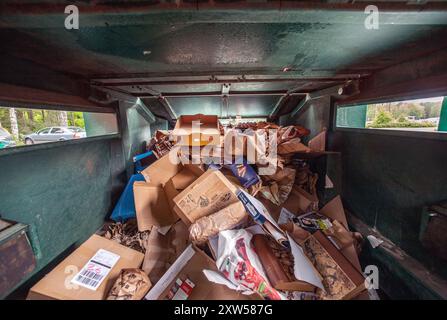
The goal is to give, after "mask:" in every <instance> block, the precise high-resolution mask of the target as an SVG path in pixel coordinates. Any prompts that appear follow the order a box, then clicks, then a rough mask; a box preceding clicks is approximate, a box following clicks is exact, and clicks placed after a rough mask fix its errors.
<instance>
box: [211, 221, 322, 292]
mask: <svg viewBox="0 0 447 320" xmlns="http://www.w3.org/2000/svg"><path fill="white" fill-rule="evenodd" d="M258 234H261V235H266V233H265V232H264V230H263V229H262V228H261V227H260V226H259V225H254V226H251V227H249V228H246V229H240V230H227V231H224V232H221V233H219V237H215V238H211V239H210V241H209V242H208V244H209V246H210V249H211V251H212V252H214V253H215V255H216V264H217V265H218V266H219V265H222V263H223V262H225V259H226V257H229V255H230V254H231V252H232V251H233V250H234V248H235V244H233V243H232V242H234V241H235V239H238V237H239V238H241V235H243V237H242V238H244V237H245V238H247V237H248V238H250V239H251V235H258ZM288 240H289V242H290V248H291V254H292V256H293V264H294V266H293V269H294V270H293V273H294V276H295V279H294V281H291V282H282V283H280V284H279V287H278V288H277V289H281V290H292V291H296V290H298V291H314V290H315V289H316V288H323V285H322V283H321V276H320V275H319V273H318V271H317V270H316V269H315V268H314V267H313V265H312V263H311V262H310V261H309V259H308V258H307V257H306V256H305V255H304V253H303V251H302V249H301V248H300V247H299V246H298V245H297V244H296V243H295V242H294V240H293V239H292V238H291V237H288ZM236 247H237V245H236ZM254 249H255V251H256V247H254ZM258 249H259V248H258ZM248 252H251V251H248ZM253 255H255V258H254V257H251V258H250V256H253ZM249 258H250V259H249V260H250V262H251V264H252V266H253V267H254V268H255V269H256V270H258V272H259V273H260V274H261V275H263V277H268V275H265V269H264V267H263V264H262V260H261V261H260V260H259V258H258V256H257V255H256V254H255V253H254V252H253V253H252V254H251V255H249ZM269 267H270V265H268V266H267V268H269ZM206 275H207V277H208V279H209V280H210V281H213V282H216V283H221V284H225V285H226V286H228V287H229V288H231V289H233V290H237V291H242V292H245V293H248V292H252V290H253V289H252V290H248V289H247V288H246V287H245V286H243V285H238V283H234V282H232V281H230V278H231V277H230V278H226V277H225V276H224V275H223V274H221V273H219V272H215V271H208V270H207V271H206ZM265 279H266V278H265ZM233 281H234V280H233ZM261 295H262V293H261ZM284 298H285V296H284V295H281V299H284Z"/></svg>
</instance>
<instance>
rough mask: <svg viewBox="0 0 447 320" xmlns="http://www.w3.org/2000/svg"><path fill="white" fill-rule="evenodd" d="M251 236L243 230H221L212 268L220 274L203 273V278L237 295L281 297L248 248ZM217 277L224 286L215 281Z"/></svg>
mask: <svg viewBox="0 0 447 320" xmlns="http://www.w3.org/2000/svg"><path fill="white" fill-rule="evenodd" d="M252 237H253V235H252V234H251V233H250V232H248V231H246V230H245V229H238V230H225V231H222V232H220V233H219V241H218V248H217V251H218V254H217V260H216V266H217V268H218V270H219V271H220V273H216V272H213V271H212V270H206V274H207V278H208V279H209V280H212V281H214V282H217V283H225V282H226V283H227V284H226V285H227V286H228V287H229V288H231V289H233V290H237V291H243V292H247V293H248V292H253V293H258V294H260V295H261V296H262V297H264V298H266V299H269V300H281V299H282V296H281V295H280V294H279V292H278V291H277V290H276V289H275V288H273V287H272V285H271V284H270V283H269V281H268V278H267V276H266V274H265V272H264V269H263V267H262V264H261V262H260V261H259V257H258V255H257V254H256V253H255V251H254V249H253V246H252V244H251V240H252ZM221 277H224V278H225V279H226V281H225V282H222V281H221V280H219V279H220V278H221Z"/></svg>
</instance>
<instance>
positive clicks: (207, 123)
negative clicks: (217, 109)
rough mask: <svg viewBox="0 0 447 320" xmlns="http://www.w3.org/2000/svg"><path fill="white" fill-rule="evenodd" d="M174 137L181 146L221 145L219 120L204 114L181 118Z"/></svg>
mask: <svg viewBox="0 0 447 320" xmlns="http://www.w3.org/2000/svg"><path fill="white" fill-rule="evenodd" d="M172 135H173V136H174V137H176V138H177V139H178V140H177V145H180V146H204V145H208V144H212V145H220V123H219V118H218V117H217V116H215V115H203V114H195V115H183V116H180V117H179V118H178V119H177V123H176V124H175V127H174V130H173V131H172Z"/></svg>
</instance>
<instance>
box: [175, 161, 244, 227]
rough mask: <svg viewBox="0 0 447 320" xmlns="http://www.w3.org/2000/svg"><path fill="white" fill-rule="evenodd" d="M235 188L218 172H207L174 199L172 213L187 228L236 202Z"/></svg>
mask: <svg viewBox="0 0 447 320" xmlns="http://www.w3.org/2000/svg"><path fill="white" fill-rule="evenodd" d="M236 191H237V188H236V187H235V186H234V185H233V184H232V183H231V182H230V181H229V180H228V179H227V178H226V177H225V176H224V175H223V174H222V173H221V172H220V171H218V170H212V169H210V170H208V171H207V172H205V173H204V174H203V175H201V176H200V177H199V178H198V179H197V180H196V181H194V182H193V183H192V184H191V185H190V186H189V187H188V188H186V189H185V190H183V191H182V192H181V193H179V194H178V195H177V196H176V197H175V198H174V199H173V202H174V211H175V212H176V213H177V215H178V216H179V217H180V219H182V220H183V222H185V224H186V225H187V226H188V227H189V226H190V225H191V224H192V223H194V222H195V221H196V220H197V219H199V218H201V217H204V216H207V215H209V214H211V213H214V212H217V211H219V210H220V209H223V208H225V207H226V206H228V205H230V204H232V203H235V202H237V201H239V200H238V198H237V196H236Z"/></svg>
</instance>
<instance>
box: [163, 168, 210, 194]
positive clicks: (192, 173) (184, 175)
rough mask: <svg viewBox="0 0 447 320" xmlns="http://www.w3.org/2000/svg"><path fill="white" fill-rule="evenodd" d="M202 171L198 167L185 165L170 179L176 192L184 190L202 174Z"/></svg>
mask: <svg viewBox="0 0 447 320" xmlns="http://www.w3.org/2000/svg"><path fill="white" fill-rule="evenodd" d="M203 172H204V171H203V169H202V168H200V166H198V165H193V164H186V165H184V166H183V169H181V170H180V172H179V173H177V174H176V175H175V176H173V177H172V179H171V180H172V183H173V185H174V188H175V189H177V190H183V189H186V188H187V187H188V186H189V185H190V184H191V183H193V182H194V181H195V180H196V179H197V178H198V177H199V176H200V175H202V174H203Z"/></svg>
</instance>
